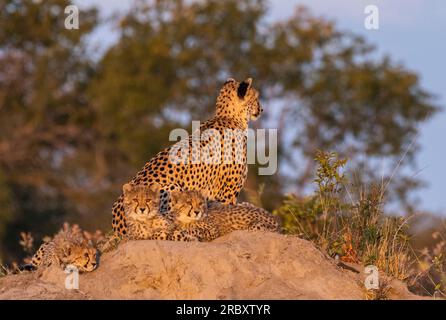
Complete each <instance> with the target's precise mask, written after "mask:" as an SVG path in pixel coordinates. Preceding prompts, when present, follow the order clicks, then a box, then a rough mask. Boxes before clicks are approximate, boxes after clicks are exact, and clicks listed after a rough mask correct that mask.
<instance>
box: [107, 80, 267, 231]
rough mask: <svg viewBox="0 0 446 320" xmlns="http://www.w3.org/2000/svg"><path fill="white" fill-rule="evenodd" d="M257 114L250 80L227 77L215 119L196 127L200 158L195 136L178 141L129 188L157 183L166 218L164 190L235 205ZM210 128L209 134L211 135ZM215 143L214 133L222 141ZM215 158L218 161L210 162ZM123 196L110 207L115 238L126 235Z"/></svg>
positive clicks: (167, 207) (167, 203) (256, 97)
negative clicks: (189, 192) (182, 157)
mask: <svg viewBox="0 0 446 320" xmlns="http://www.w3.org/2000/svg"><path fill="white" fill-rule="evenodd" d="M261 112H262V108H261V106H260V103H259V93H258V91H257V90H256V89H254V88H253V87H252V79H251V78H248V79H246V80H244V81H243V82H241V83H239V82H237V81H235V80H234V79H228V81H226V83H225V84H224V85H223V87H222V88H221V90H220V93H219V95H218V97H217V102H216V112H215V115H214V117H212V118H211V119H209V120H208V121H206V122H204V123H203V124H202V125H201V126H200V132H201V133H204V132H206V130H208V129H209V131H207V132H208V133H209V136H208V140H206V139H204V140H203V139H201V140H203V141H201V140H200V139H199V140H200V141H198V143H199V145H200V151H201V152H200V155H197V154H196V153H194V152H193V151H192V150H193V148H192V147H193V145H194V144H195V142H197V140H196V138H195V135H194V134H192V135H191V136H189V139H188V140H186V141H180V142H178V143H177V144H175V145H173V146H172V147H169V148H167V149H165V150H163V151H161V152H160V153H158V154H157V155H155V157H153V158H152V159H151V160H150V161H149V162H147V163H146V164H145V166H144V167H143V168H142V169H141V171H139V172H138V173H137V174H136V176H135V177H134V178H133V179H132V181H130V184H132V185H144V186H151V185H153V184H159V185H161V187H162V188H161V190H160V191H161V192H160V201H161V204H160V211H161V213H163V214H165V213H166V212H169V211H170V209H171V206H170V199H169V196H168V195H169V191H174V190H179V191H183V190H199V191H201V192H202V193H203V194H204V195H205V197H206V199H208V200H214V201H219V202H222V203H225V204H235V203H236V200H237V196H238V194H239V192H240V191H241V189H242V187H243V185H244V182H245V180H246V176H247V172H248V167H247V161H246V159H247V156H246V149H247V146H246V142H247V136H246V130H247V128H248V122H249V120H255V119H256V118H257V117H258V116H259V115H260V114H261ZM212 130H214V131H212ZM228 130H231V132H232V134H233V135H232V136H230V138H229V139H221V140H220V141H218V140H217V139H215V136H216V135H215V134H213V133H215V132H219V133H220V135H221V137H224V136H225V133H226V136H228ZM182 147H183V148H184V147H189V151H188V152H187V153H186V159H185V160H186V161H185V162H181V163H178V162H175V161H172V155H180V154H181V152H180V150H184V149H182ZM218 155H219V156H220V159H221V160H222V161H220V162H219V163H211V160H212V159H215V157H218ZM123 199H124V197H123V195H121V196H120V197H119V198H118V200H117V201H116V202H115V203H114V205H113V209H112V214H113V219H112V226H113V230H114V231H115V233H116V234H117V235H119V236H125V235H126V234H127V222H126V217H125V213H124V203H123Z"/></svg>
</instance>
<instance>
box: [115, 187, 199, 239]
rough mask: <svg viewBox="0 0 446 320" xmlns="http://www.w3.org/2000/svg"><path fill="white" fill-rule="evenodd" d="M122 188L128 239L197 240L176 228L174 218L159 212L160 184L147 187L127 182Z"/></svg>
mask: <svg viewBox="0 0 446 320" xmlns="http://www.w3.org/2000/svg"><path fill="white" fill-rule="evenodd" d="M122 189H123V206H124V215H125V218H126V222H127V235H126V236H125V239H126V240H176V241H194V240H196V238H195V237H193V236H191V235H188V234H187V233H186V232H183V231H177V230H175V223H174V222H173V220H172V219H169V218H170V217H169V216H164V215H162V214H161V213H160V212H159V204H160V196H159V195H160V189H161V186H160V185H158V184H154V185H151V186H149V187H147V186H144V185H132V184H130V183H126V184H125V185H124V186H123V188H122Z"/></svg>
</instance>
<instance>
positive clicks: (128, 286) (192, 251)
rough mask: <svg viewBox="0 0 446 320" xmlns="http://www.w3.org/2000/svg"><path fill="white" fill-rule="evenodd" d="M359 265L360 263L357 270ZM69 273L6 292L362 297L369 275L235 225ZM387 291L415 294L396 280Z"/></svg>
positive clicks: (45, 275) (141, 245)
mask: <svg viewBox="0 0 446 320" xmlns="http://www.w3.org/2000/svg"><path fill="white" fill-rule="evenodd" d="M358 270H360V269H358ZM66 276H67V275H66V274H65V273H64V272H63V271H62V270H60V269H59V268H56V267H52V268H49V269H47V270H44V271H43V272H40V273H39V272H35V273H28V272H27V273H23V274H18V275H10V276H6V277H3V278H0V300H1V299H363V298H364V297H365V290H364V287H363V283H364V277H365V274H363V273H362V271H361V272H354V271H352V270H350V269H345V268H341V267H339V266H337V264H336V263H335V261H334V260H333V259H330V258H327V257H326V256H324V254H322V253H321V252H320V251H319V250H317V249H316V248H315V247H314V246H313V244H312V243H310V242H308V241H305V240H302V239H299V238H297V237H295V236H285V235H279V234H274V233H264V232H248V231H238V232H233V233H231V234H229V235H227V236H225V237H222V238H219V239H217V240H215V241H213V242H210V243H203V242H202V243H186V242H170V241H149V240H148V241H130V242H126V243H123V244H121V245H120V246H119V247H118V248H117V249H116V250H114V251H112V252H109V253H106V254H105V255H103V256H102V257H101V261H100V266H99V268H98V269H97V270H96V271H94V272H92V273H88V274H81V275H80V277H79V290H67V289H65V279H66ZM391 287H392V289H391V291H390V292H389V297H390V298H397V299H414V298H417V297H416V296H414V295H412V294H410V293H409V292H408V291H407V289H406V287H405V286H404V285H403V284H402V283H400V282H397V281H393V282H391Z"/></svg>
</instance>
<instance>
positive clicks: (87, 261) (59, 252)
mask: <svg viewBox="0 0 446 320" xmlns="http://www.w3.org/2000/svg"><path fill="white" fill-rule="evenodd" d="M97 263H98V255H97V250H96V248H95V247H94V246H93V245H92V244H91V242H90V241H89V240H87V239H86V238H85V237H84V236H83V234H82V232H81V231H80V230H79V229H76V228H70V227H68V226H66V227H64V229H62V230H61V231H59V233H57V234H56V235H55V236H54V238H53V239H52V240H51V241H49V242H46V243H43V244H42V245H41V246H40V248H39V249H38V250H37V252H36V253H35V254H34V256H33V258H32V260H31V266H32V267H34V268H37V269H40V268H42V267H49V266H50V265H53V264H57V265H59V266H60V267H61V268H62V269H65V268H66V267H67V266H68V265H74V266H75V267H77V268H78V270H79V271H80V272H91V271H93V270H95V269H96V267H97Z"/></svg>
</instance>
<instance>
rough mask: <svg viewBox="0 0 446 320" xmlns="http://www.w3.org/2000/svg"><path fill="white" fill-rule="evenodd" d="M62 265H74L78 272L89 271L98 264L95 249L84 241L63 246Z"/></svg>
mask: <svg viewBox="0 0 446 320" xmlns="http://www.w3.org/2000/svg"><path fill="white" fill-rule="evenodd" d="M62 263H63V265H65V266H67V265H74V266H75V267H76V268H77V269H78V270H79V271H80V272H91V271H93V270H95V269H96V267H97V264H98V256H97V249H96V248H95V247H94V246H93V245H92V244H90V243H89V242H87V241H85V242H82V243H80V244H70V245H68V246H66V247H65V248H64V255H63V258H62Z"/></svg>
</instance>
